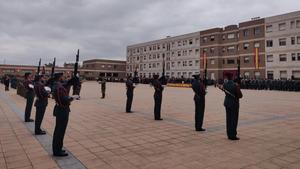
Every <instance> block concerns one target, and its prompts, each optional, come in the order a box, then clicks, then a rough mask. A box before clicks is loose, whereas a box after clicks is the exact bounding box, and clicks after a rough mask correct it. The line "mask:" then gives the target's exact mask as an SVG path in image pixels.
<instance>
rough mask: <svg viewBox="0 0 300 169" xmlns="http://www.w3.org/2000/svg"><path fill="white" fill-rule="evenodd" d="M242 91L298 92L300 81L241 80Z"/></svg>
mask: <svg viewBox="0 0 300 169" xmlns="http://www.w3.org/2000/svg"><path fill="white" fill-rule="evenodd" d="M241 88H242V89H253V90H279V91H297V92H299V91H300V81H299V80H298V81H297V80H292V79H288V80H281V79H276V80H270V79H242V80H241Z"/></svg>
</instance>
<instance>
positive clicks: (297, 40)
mask: <svg viewBox="0 0 300 169" xmlns="http://www.w3.org/2000/svg"><path fill="white" fill-rule="evenodd" d="M296 43H297V44H300V36H297V37H290V44H291V45H295V44H296ZM278 45H279V46H286V45H287V38H280V39H278ZM266 46H267V47H273V40H267V41H266Z"/></svg>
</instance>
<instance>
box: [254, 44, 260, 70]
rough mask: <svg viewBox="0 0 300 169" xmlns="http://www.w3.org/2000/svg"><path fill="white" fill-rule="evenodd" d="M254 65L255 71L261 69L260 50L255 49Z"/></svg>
mask: <svg viewBox="0 0 300 169" xmlns="http://www.w3.org/2000/svg"><path fill="white" fill-rule="evenodd" d="M254 65H255V69H259V50H258V48H255V51H254Z"/></svg>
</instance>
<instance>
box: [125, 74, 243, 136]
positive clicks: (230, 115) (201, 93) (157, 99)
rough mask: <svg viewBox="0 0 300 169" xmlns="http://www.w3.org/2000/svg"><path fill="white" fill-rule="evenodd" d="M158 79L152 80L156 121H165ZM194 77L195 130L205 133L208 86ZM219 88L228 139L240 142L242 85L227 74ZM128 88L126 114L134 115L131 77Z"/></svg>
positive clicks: (161, 87)
mask: <svg viewBox="0 0 300 169" xmlns="http://www.w3.org/2000/svg"><path fill="white" fill-rule="evenodd" d="M158 77H159V76H158V75H154V76H153V80H151V83H152V86H153V87H154V96H153V97H154V120H163V119H162V118H161V104H162V96H163V90H164V86H163V85H162V83H161V81H160V80H159V79H158ZM193 77H194V80H193V82H192V90H193V92H194V103H195V130H196V131H200V132H201V131H205V129H204V128H203V119H204V112H205V95H206V93H207V92H206V86H205V85H204V83H203V81H202V80H201V79H200V75H199V74H197V75H193ZM218 87H219V88H220V89H221V90H223V91H224V92H225V99H224V106H225V110H226V129H227V137H228V139H229V140H239V138H238V137H237V125H238V118H239V99H240V98H242V96H243V95H242V92H241V90H240V85H239V84H237V83H235V82H234V81H233V75H232V74H231V73H227V74H226V81H225V83H224V84H223V85H222V86H220V85H218ZM126 88H127V93H126V95H127V101H126V112H127V113H132V111H131V107H132V101H133V95H134V88H135V86H134V82H133V78H132V77H131V76H129V77H128V78H127V81H126Z"/></svg>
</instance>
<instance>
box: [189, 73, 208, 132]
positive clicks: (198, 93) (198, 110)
mask: <svg viewBox="0 0 300 169" xmlns="http://www.w3.org/2000/svg"><path fill="white" fill-rule="evenodd" d="M193 77H194V78H195V79H194V81H193V83H192V89H193V91H194V93H195V95H194V102H195V129H196V131H205V129H204V128H202V125H203V117H204V110H205V94H206V92H205V86H204V84H203V83H202V82H201V81H200V75H199V74H198V75H193Z"/></svg>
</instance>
